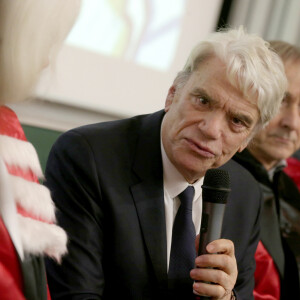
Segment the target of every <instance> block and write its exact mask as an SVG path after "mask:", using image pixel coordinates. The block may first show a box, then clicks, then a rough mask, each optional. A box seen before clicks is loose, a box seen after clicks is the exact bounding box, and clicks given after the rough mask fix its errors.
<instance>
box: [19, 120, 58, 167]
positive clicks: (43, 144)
mask: <svg viewBox="0 0 300 300" xmlns="http://www.w3.org/2000/svg"><path fill="white" fill-rule="evenodd" d="M22 127H23V129H24V132H25V135H26V138H27V140H28V141H29V142H31V143H32V144H33V146H34V147H35V149H36V151H37V153H38V156H39V159H40V163H41V166H42V170H43V172H45V167H46V162H47V158H48V155H49V152H50V149H51V147H52V145H53V143H54V142H55V141H56V139H57V138H58V137H59V135H61V133H62V132H59V131H55V130H49V129H44V128H38V127H34V126H28V125H24V124H22Z"/></svg>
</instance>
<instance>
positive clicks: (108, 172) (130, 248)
mask: <svg viewBox="0 0 300 300" xmlns="http://www.w3.org/2000/svg"><path fill="white" fill-rule="evenodd" d="M163 116H164V112H163V111H159V112H157V113H154V114H151V115H144V116H137V117H134V118H130V119H125V120H119V121H113V122H106V123H99V124H94V125H89V126H84V127H81V128H77V129H74V130H71V131H69V132H67V133H65V134H63V135H62V136H61V137H60V138H59V139H58V141H57V142H56V143H55V145H54V146H53V149H52V150H51V153H50V155H49V160H48V164H47V168H46V180H47V181H46V184H47V186H48V187H49V188H50V190H51V192H52V196H53V199H54V202H55V203H56V205H57V207H58V215H57V218H58V221H59V224H60V225H61V226H62V227H63V228H65V230H66V231H67V233H68V236H69V247H68V249H69V255H67V256H66V257H65V258H64V259H63V262H62V265H61V266H58V265H56V264H55V263H53V262H52V261H48V262H47V273H48V282H49V286H50V291H51V296H52V300H57V299H76V300H78V299H114V300H115V299H143V300H147V299H155V300H157V299H190V298H191V299H193V298H194V295H193V294H192V287H191V286H189V287H188V290H187V291H185V293H184V295H179V294H177V293H174V291H170V290H168V274H167V241H166V221H165V209H164V190H163V167H162V158H161V148H160V129H161V122H162V119H163ZM223 168H225V169H227V170H228V171H229V174H230V176H231V188H232V192H231V194H230V196H229V199H228V204H227V208H226V212H225V216H224V226H223V232H222V236H223V237H224V238H228V239H231V240H232V241H233V242H234V244H235V254H236V259H237V264H238V269H239V274H238V279H237V283H236V286H235V291H236V292H237V294H238V299H247V300H248V299H253V297H252V291H253V287H254V275H253V274H254V270H255V259H254V253H255V250H256V247H257V243H258V240H259V215H260V207H261V191H260V189H259V186H258V184H257V183H256V181H255V180H254V179H253V178H252V176H251V175H250V174H249V172H248V171H247V170H245V169H244V168H242V167H241V166H240V165H239V164H237V163H235V162H233V161H230V162H229V163H227V164H226V166H224V167H223Z"/></svg>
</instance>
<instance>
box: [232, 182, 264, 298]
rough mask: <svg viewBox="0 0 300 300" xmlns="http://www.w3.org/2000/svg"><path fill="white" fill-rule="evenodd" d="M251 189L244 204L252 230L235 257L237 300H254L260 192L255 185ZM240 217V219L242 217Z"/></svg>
mask: <svg viewBox="0 0 300 300" xmlns="http://www.w3.org/2000/svg"><path fill="white" fill-rule="evenodd" d="M252 188H253V189H252V191H251V195H250V196H249V197H245V200H246V201H249V202H248V203H245V204H244V205H245V206H246V208H247V210H248V214H249V216H251V215H252V218H249V220H248V221H249V223H250V222H251V223H250V224H249V225H250V228H252V229H251V230H250V234H249V236H248V238H249V239H248V245H247V246H246V247H245V251H244V252H243V253H242V254H239V256H238V257H237V261H238V278H237V282H236V286H235V291H236V295H237V299H238V300H243V299H254V298H253V290H254V285H255V280H254V273H255V269H256V263H255V252H256V249H257V245H258V242H259V236H260V214H261V202H262V191H261V189H260V187H259V185H258V184H257V183H255V184H253V185H252ZM251 206H252V207H251ZM241 211H242V210H241ZM244 211H245V210H244ZM240 217H241V218H242V216H240ZM245 233H246V231H245Z"/></svg>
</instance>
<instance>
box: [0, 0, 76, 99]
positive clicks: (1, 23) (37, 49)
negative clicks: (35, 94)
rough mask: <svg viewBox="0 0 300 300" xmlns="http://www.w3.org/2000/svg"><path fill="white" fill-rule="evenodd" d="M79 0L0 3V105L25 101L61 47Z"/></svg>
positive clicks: (14, 0)
mask: <svg viewBox="0 0 300 300" xmlns="http://www.w3.org/2000/svg"><path fill="white" fill-rule="evenodd" d="M80 4H81V2H80V0H12V1H11V0H0V104H1V103H2V104H3V103H5V102H10V101H21V100H24V98H26V97H27V96H28V95H29V94H30V93H31V90H32V88H33V87H34V85H35V84H36V82H37V80H38V77H39V75H40V73H41V71H42V69H43V68H44V67H45V66H46V65H47V63H48V60H49V59H50V56H52V55H53V54H54V53H55V51H56V50H57V48H58V47H59V46H60V45H61V44H62V42H63V40H64V39H65V37H66V36H67V34H68V32H69V30H70V29H71V26H72V25H73V23H74V22H75V19H76V17H77V15H78V13H79V10H80Z"/></svg>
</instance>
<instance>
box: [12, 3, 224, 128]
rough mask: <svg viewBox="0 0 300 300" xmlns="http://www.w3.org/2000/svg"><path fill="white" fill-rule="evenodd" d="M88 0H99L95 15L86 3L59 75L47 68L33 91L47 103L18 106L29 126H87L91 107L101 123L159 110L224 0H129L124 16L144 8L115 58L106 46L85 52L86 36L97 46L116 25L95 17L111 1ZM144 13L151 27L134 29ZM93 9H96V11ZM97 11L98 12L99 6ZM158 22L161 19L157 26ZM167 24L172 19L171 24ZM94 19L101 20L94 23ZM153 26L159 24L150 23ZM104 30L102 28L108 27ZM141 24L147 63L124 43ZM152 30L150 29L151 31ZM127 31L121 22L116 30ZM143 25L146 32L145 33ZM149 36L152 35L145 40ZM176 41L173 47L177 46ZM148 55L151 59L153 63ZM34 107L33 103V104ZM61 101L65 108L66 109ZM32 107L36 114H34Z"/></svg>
mask: <svg viewBox="0 0 300 300" xmlns="http://www.w3.org/2000/svg"><path fill="white" fill-rule="evenodd" d="M84 1H85V2H89V3H88V4H89V6H90V5H92V4H93V3H94V4H95V5H96V6H95V10H94V11H95V14H94V15H91V16H88V17H87V16H86V15H84V12H86V13H87V9H88V7H87V6H85V5H84V6H83V10H82V13H81V15H80V17H79V19H78V22H77V24H76V25H75V27H74V29H73V31H72V32H71V35H70V36H69V38H68V44H66V45H64V47H63V49H62V51H61V52H60V54H59V56H58V58H57V64H56V68H55V73H54V74H49V72H46V73H45V74H44V76H43V78H42V80H41V82H40V83H39V85H38V87H37V90H36V96H37V97H38V99H43V100H44V101H46V103H47V105H46V104H45V105H41V103H39V102H40V101H43V100H36V101H34V102H32V103H31V104H26V105H24V104H22V105H17V106H14V109H15V110H17V112H18V114H19V117H20V119H21V121H23V122H25V123H27V124H29V123H31V124H29V125H35V126H42V127H51V124H53V125H55V129H59V128H61V129H62V130H65V129H68V128H69V127H73V126H76V125H81V124H82V123H89V122H90V121H92V122H94V121H95V118H94V117H93V119H91V120H89V118H88V117H87V115H88V114H86V113H87V112H88V111H91V112H92V113H93V115H95V113H99V119H100V120H101V116H100V115H101V114H102V115H103V114H109V115H113V116H115V117H126V116H132V115H135V114H143V113H149V112H153V111H156V110H159V109H162V108H163V105H164V101H165V97H166V94H167V91H168V88H169V86H170V85H171V84H172V81H173V79H174V77H175V76H176V74H177V72H178V71H179V70H181V69H182V67H183V65H184V63H185V60H186V58H187V56H188V54H189V52H190V50H191V49H192V47H193V46H194V45H195V44H196V43H197V42H199V41H200V40H201V39H203V38H205V37H206V36H207V35H208V33H210V32H211V31H213V30H215V27H216V24H217V21H218V16H219V13H220V9H221V5H222V0H209V1H207V0H163V1H161V0H143V1H142V0H137V1H138V2H135V1H136V0H130V1H127V3H129V4H130V3H131V11H130V7H128V8H127V12H126V11H124V10H123V13H124V12H125V17H126V18H128V17H129V19H130V14H132V5H133V4H134V3H140V4H141V3H143V5H145V7H141V6H140V7H139V11H137V13H138V14H137V16H136V18H135V19H134V18H133V19H132V20H131V22H129V23H128V24H130V25H131V26H129V29H130V30H129V31H128V26H127V27H126V28H125V27H124V30H125V29H126V30H127V31H126V32H125V33H124V32H122V34H121V33H120V35H119V36H120V37H122V38H123V44H122V46H123V48H122V47H121V48H120V47H115V48H114V49H113V50H119V52H118V53H117V54H116V53H115V52H116V51H115V52H114V53H112V55H108V54H107V53H106V54H105V53H103V50H101V49H100V50H99V49H98V50H99V51H98V50H97V47H96V48H95V47H94V48H92V49H91V50H88V46H89V42H88V38H89V39H90V45H92V44H91V43H92V42H93V41H94V40H93V39H95V41H96V42H99V44H98V46H99V47H100V46H101V45H102V44H105V43H108V42H109V39H111V35H112V34H111V32H112V30H113V29H114V24H116V22H111V23H110V25H109V23H107V24H108V25H106V27H105V25H103V26H102V29H101V30H100V29H97V26H99V24H98V23H99V20H102V19H99V18H102V16H101V15H99V16H98V15H96V12H97V9H99V7H98V6H99V5H100V4H103V5H104V4H105V2H107V1H106V0H84ZM99 1H100V2H99ZM174 1H175V2H174ZM176 1H178V2H177V4H179V2H180V3H181V11H180V10H179V8H180V7H179V6H177V8H176V10H175V8H174V9H172V7H173V6H175V3H176ZM108 2H109V1H108ZM124 3H125V2H124ZM161 3H169V7H168V8H167V10H165V11H164V12H163V9H164V8H163V7H160V5H161ZM172 3H173V4H174V5H172ZM129 4H128V5H129ZM145 8H147V9H151V13H146V12H145ZM89 9H90V8H89ZM85 10H86V11H85ZM102 10H103V9H102ZM120 11H121V10H119V12H120ZM141 12H144V13H145V18H146V20H147V22H148V23H147V22H146V21H145V22H144V25H145V24H146V23H147V24H148V25H149V26H148V29H147V26H144V27H143V26H140V27H139V26H136V27H135V26H133V25H136V24H137V22H140V23H141V22H142V21H141V20H140V17H141V16H140V15H141ZM89 13H90V14H91V10H90V11H89ZM97 13H98V12H97ZM100 13H101V11H99V14H100ZM106 13H107V12H106ZM164 14H165V15H164ZM154 17H155V18H156V19H155V18H154ZM103 18H104V17H103ZM115 18H119V19H120V20H123V19H124V14H123V15H122V16H120V15H117V16H115ZM147 18H148V19H147ZM151 20H152V23H151ZM153 20H156V23H154V21H153ZM127 21H128V20H127ZM168 21H170V22H169V23H168ZM93 22H94V23H93ZM96 22H98V23H97V24H96ZM106 22H109V20H108V21H106ZM134 22H136V24H134ZM164 23H165V24H164ZM128 24H127V25H128ZM137 25H139V24H137ZM151 26H152V29H151V28H150V27H151ZM155 26H156V28H153V27H155ZM103 27H105V29H104V30H103ZM138 27H139V28H144V32H142V33H141V32H140V37H139V38H140V40H139V41H140V42H141V41H142V38H144V40H143V41H144V43H140V45H143V46H144V48H143V51H144V56H145V57H146V55H148V56H147V57H150V58H149V59H148V58H147V57H146V58H145V59H144V61H142V62H141V60H142V58H141V55H140V57H138V54H137V52H136V53H135V55H134V54H131V55H129V54H128V51H129V49H128V47H129V46H128V47H127V49H126V47H125V46H126V45H127V44H126V43H125V44H124V37H129V36H130V38H131V39H132V37H133V35H134V34H135V36H137V30H135V31H134V29H135V28H138ZM149 28H150V29H151V30H152V32H150V33H149V30H150V29H149ZM122 29H123V28H120V27H119V30H122ZM146 29H147V30H148V32H145V30H146ZM98 32H99V34H98ZM151 33H152V35H151ZM78 37H79V40H80V38H82V42H83V45H82V46H81V47H78V45H79V43H78ZM149 37H151V42H152V44H151V43H150V42H149ZM146 38H148V40H146V41H145V39H146ZM136 40H138V39H136ZM74 41H75V42H74ZM76 41H77V42H76ZM121 41H122V40H121ZM119 42H120V41H119ZM76 43H77V44H76ZM124 45H125V46H124ZM128 45H129V43H128ZM150 46H151V47H150ZM171 46H172V47H174V51H172V47H171ZM120 49H121V50H122V51H120ZM140 49H141V48H140ZM101 51H102V52H101ZM166 51H169V52H166ZM147 59H148V61H147ZM151 59H152V62H154V64H153V65H152V67H151V64H150V63H151V61H150V60H151ZM145 60H146V62H145ZM159 60H160V61H161V63H160V64H156V65H155V62H156V61H159ZM149 61H150V62H149ZM28 105H29V106H28ZM30 106H32V107H35V108H34V109H33V108H30ZM62 106H64V107H65V109H63V110H62V109H61V107H62ZM22 107H23V108H22ZM50 107H51V111H54V112H55V113H53V114H51V115H53V116H50V115H49V113H48V114H47V110H48V111H49V109H50ZM66 108H67V109H66ZM78 108H82V109H83V110H84V111H85V116H86V117H84V118H83V119H82V118H80V116H79V115H78ZM74 109H76V118H77V119H78V122H76V120H74V118H72V117H69V119H72V123H70V124H69V125H68V124H66V122H65V120H66V119H68V118H66V114H72V112H74ZM30 111H32V118H31V117H30ZM33 112H34V113H33ZM25 115H26V117H25ZM74 116H75V115H74ZM22 118H23V120H22ZM45 118H48V119H49V118H50V120H49V121H48V122H46V123H45V122H44V121H43V120H45ZM31 119H32V120H31ZM52 119H53V120H52ZM67 123H68V122H67Z"/></svg>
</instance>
